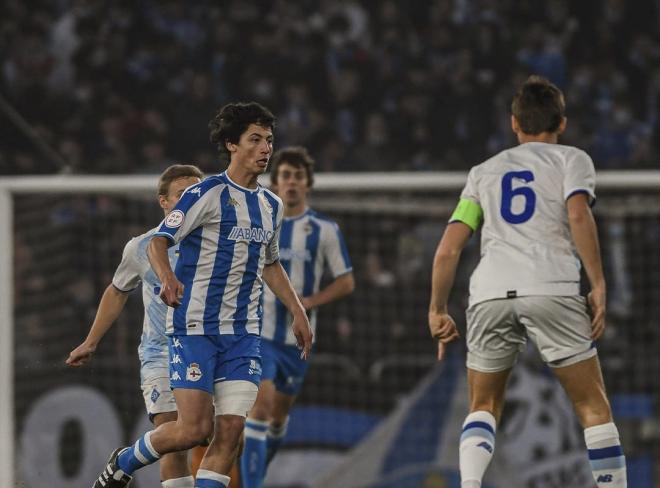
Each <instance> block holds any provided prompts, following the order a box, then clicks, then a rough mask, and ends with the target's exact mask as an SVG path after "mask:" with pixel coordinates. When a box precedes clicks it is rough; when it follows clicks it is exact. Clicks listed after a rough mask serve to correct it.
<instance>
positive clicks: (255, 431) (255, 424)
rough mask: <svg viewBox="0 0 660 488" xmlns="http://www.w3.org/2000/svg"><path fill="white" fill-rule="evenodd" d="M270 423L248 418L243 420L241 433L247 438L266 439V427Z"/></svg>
mask: <svg viewBox="0 0 660 488" xmlns="http://www.w3.org/2000/svg"><path fill="white" fill-rule="evenodd" d="M269 425H270V423H269V422H268V421H267V420H256V419H251V418H248V419H247V420H246V421H245V430H244V431H243V435H244V436H245V437H246V438H248V439H258V440H260V441H263V440H266V434H267V433H268V427H269Z"/></svg>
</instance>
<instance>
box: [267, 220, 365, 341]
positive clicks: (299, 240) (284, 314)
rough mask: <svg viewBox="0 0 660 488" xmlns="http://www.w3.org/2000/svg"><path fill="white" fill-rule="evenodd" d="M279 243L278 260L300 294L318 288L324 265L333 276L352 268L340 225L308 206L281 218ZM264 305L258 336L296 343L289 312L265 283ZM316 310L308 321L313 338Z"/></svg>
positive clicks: (304, 294)
mask: <svg viewBox="0 0 660 488" xmlns="http://www.w3.org/2000/svg"><path fill="white" fill-rule="evenodd" d="M279 244H280V262H281V263H282V266H283V267H284V269H285V271H286V273H287V274H288V275H289V279H290V280H291V284H292V285H293V287H294V288H295V290H296V292H297V293H298V295H299V296H301V297H306V296H310V295H312V294H314V293H316V292H318V291H319V288H320V286H321V277H322V276H323V271H324V269H325V267H326V266H327V267H328V269H329V270H330V274H331V275H332V277H333V278H337V277H338V276H341V275H343V274H345V273H348V272H350V271H352V269H353V268H352V266H351V260H350V258H349V256H348V251H347V249H346V244H345V243H344V238H343V236H342V234H341V231H340V230H339V226H337V224H336V223H335V222H333V221H332V220H330V219H328V218H326V217H324V216H321V215H319V214H318V213H316V212H315V211H314V210H311V209H309V208H308V209H307V210H306V211H305V212H304V213H303V214H302V215H299V216H297V217H292V218H285V219H284V220H283V222H282V230H281V233H280V242H279ZM263 307H264V313H263V319H262V328H261V336H262V337H263V338H264V339H270V340H272V341H274V342H277V343H281V344H290V345H295V344H296V339H295V336H294V335H293V331H292V330H291V327H289V325H290V324H291V320H292V318H291V315H290V314H289V312H288V310H287V309H286V307H285V306H284V304H283V303H282V302H280V301H279V300H278V299H277V297H276V296H275V294H274V293H273V292H272V291H271V290H270V289H269V288H268V287H267V286H266V287H265V290H264V296H263ZM316 311H317V310H316V309H314V310H312V313H311V316H310V320H309V323H310V325H311V326H312V331H313V332H314V337H316Z"/></svg>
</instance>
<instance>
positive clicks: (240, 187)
mask: <svg viewBox="0 0 660 488" xmlns="http://www.w3.org/2000/svg"><path fill="white" fill-rule="evenodd" d="M222 174H223V175H224V177H225V178H227V183H229V184H230V185H231V186H233V187H234V188H236V189H237V190H241V191H244V192H246V193H256V192H258V191H259V189H260V188H259V183H257V187H256V188H254V189H252V188H245V187H244V186H241V185H239V184H238V183H236V182H235V181H234V180H232V179H231V178H230V177H229V175H228V174H227V172H226V171H224V172H223V173H222Z"/></svg>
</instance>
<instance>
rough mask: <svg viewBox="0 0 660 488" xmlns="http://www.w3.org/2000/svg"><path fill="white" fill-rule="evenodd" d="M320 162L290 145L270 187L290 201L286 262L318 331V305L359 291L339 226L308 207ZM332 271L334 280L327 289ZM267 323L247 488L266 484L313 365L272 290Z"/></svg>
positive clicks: (247, 447) (246, 455)
mask: <svg viewBox="0 0 660 488" xmlns="http://www.w3.org/2000/svg"><path fill="white" fill-rule="evenodd" d="M313 166H314V160H313V159H312V158H311V157H310V155H309V153H308V152H307V150H306V149H304V148H302V147H288V148H285V149H282V150H280V151H278V152H277V153H276V154H275V155H274V156H273V161H272V165H271V171H270V181H271V188H272V189H273V190H274V191H275V192H276V193H277V195H278V196H279V197H280V198H281V199H282V201H283V202H284V221H283V222H282V230H281V233H280V241H279V245H280V259H281V261H282V265H283V266H284V269H285V270H286V272H287V274H288V275H289V279H290V280H291V283H292V284H293V287H294V288H295V290H296V293H298V296H300V297H302V298H301V299H300V300H301V302H302V304H303V305H304V307H305V309H306V310H308V311H309V312H310V322H311V325H312V331H315V329H316V318H317V317H316V312H317V308H318V307H319V306H321V305H324V304H326V303H329V302H332V301H334V300H337V299H339V298H341V297H343V296H345V295H348V294H349V293H351V292H352V291H353V289H354V288H355V282H354V280H353V273H352V267H351V262H350V259H349V257H348V252H347V250H346V245H345V244H344V240H343V238H342V235H341V232H340V231H339V227H338V226H337V224H336V223H334V222H333V221H332V220H329V219H328V218H326V217H324V216H322V215H320V214H318V213H316V212H315V211H314V210H312V209H310V208H309V207H308V206H307V195H308V193H309V191H310V189H311V188H312V185H313V183H314V171H313ZM326 266H327V268H328V269H329V271H330V273H331V274H332V278H333V281H332V282H330V283H329V284H328V285H327V286H325V287H324V288H323V289H321V276H322V275H323V271H324V270H325V268H326ZM263 307H264V314H263V317H262V328H261V336H262V340H261V353H262V359H261V360H262V365H263V373H262V376H261V384H260V385H259V394H258V395H257V400H256V402H255V405H254V407H253V408H252V410H251V411H250V414H249V416H248V419H247V421H246V423H245V444H244V448H243V454H242V455H241V482H242V486H243V488H258V487H261V486H263V480H264V477H265V475H266V468H267V466H268V463H269V462H270V460H271V459H272V458H273V456H274V455H275V453H276V452H277V449H278V448H279V446H280V444H281V443H282V441H283V439H284V436H285V434H286V431H287V425H288V421H289V411H290V410H291V407H292V406H293V403H294V401H295V399H296V395H297V394H298V392H299V391H300V388H301V387H302V383H303V379H304V377H305V373H306V371H307V366H308V363H307V362H305V361H302V360H301V359H300V357H299V354H298V351H297V349H296V347H295V344H296V339H295V338H294V336H293V334H292V333H291V331H290V330H289V328H288V325H289V323H290V322H291V320H292V317H291V316H290V315H289V314H288V313H287V310H286V307H285V306H284V304H283V303H282V302H281V301H279V300H277V298H276V296H275V295H274V294H273V292H272V291H271V290H270V289H268V288H266V289H265V290H264V300H263Z"/></svg>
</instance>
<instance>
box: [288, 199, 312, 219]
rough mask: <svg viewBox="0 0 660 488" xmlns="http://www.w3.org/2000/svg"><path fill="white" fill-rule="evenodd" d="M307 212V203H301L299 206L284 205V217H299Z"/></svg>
mask: <svg viewBox="0 0 660 488" xmlns="http://www.w3.org/2000/svg"><path fill="white" fill-rule="evenodd" d="M305 210H307V202H301V203H299V204H298V205H293V206H289V205H286V204H285V205H284V216H285V217H289V218H291V217H298V216H300V215H302V214H304V213H305Z"/></svg>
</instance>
